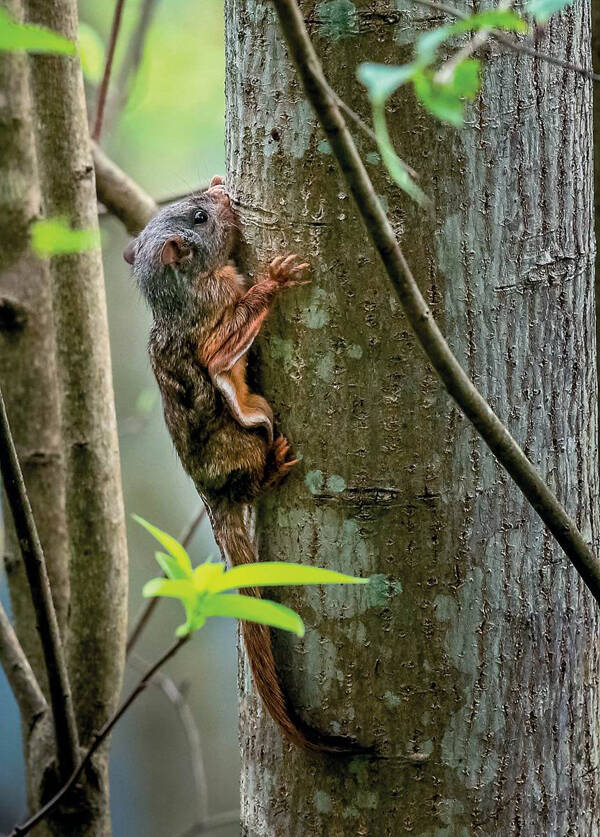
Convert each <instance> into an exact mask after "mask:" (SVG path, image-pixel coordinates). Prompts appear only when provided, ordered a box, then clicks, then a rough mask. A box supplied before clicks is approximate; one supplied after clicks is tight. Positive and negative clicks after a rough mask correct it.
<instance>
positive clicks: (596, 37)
mask: <svg viewBox="0 0 600 837" xmlns="http://www.w3.org/2000/svg"><path fill="white" fill-rule="evenodd" d="M591 12H592V67H593V69H594V71H595V72H596V73H600V6H599V5H598V3H595V4H592V10H591ZM593 101H594V118H593V134H594V233H595V239H596V242H598V241H599V240H600V84H599V83H597V84H595V85H594V88H593ZM595 285H596V310H598V305H599V303H600V252H599V251H598V245H597V244H596V282H595ZM598 346H600V319H599V318H598V317H596V351H598ZM598 376H599V380H600V364H598Z"/></svg>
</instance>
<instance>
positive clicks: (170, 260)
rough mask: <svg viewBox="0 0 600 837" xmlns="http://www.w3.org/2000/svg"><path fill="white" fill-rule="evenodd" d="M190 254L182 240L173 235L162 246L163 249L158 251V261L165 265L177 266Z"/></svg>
mask: <svg viewBox="0 0 600 837" xmlns="http://www.w3.org/2000/svg"><path fill="white" fill-rule="evenodd" d="M190 253H191V250H190V248H189V247H188V246H187V245H186V244H185V242H184V241H183V239H182V238H181V237H180V236H178V235H173V236H171V238H168V239H167V240H166V241H165V243H164V244H163V248H162V250H161V251H160V260H161V262H162V264H165V265H167V264H179V263H180V262H181V261H182V259H185V257H186V256H189V255H190Z"/></svg>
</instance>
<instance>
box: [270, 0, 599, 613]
mask: <svg viewBox="0 0 600 837" xmlns="http://www.w3.org/2000/svg"><path fill="white" fill-rule="evenodd" d="M273 2H274V5H275V8H276V10H277V14H278V16H279V21H280V24H281V29H282V31H283V34H284V36H285V39H286V41H287V44H288V48H289V51H290V54H291V56H292V58H293V61H294V63H295V65H296V69H297V72H298V75H299V76H300V79H301V81H302V84H303V86H304V90H305V93H306V96H307V98H308V100H309V101H310V103H311V105H312V107H313V109H314V111H315V113H316V114H317V117H318V118H319V121H320V122H321V125H322V127H323V130H324V131H325V134H326V136H327V138H328V140H329V142H330V144H331V148H332V151H333V154H334V155H335V157H336V159H337V161H338V164H339V167H340V169H341V172H342V175H343V177H344V179H345V181H346V183H347V185H348V188H349V189H350V191H351V192H352V195H353V197H354V199H355V202H356V207H357V210H358V212H359V214H360V215H361V217H362V219H363V223H364V225H365V227H366V229H367V232H368V233H369V236H370V237H371V240H372V241H373V244H374V245H375V248H376V249H377V251H378V253H379V256H380V258H381V261H382V263H383V266H384V268H385V270H386V273H387V275H388V277H389V279H390V281H391V283H392V285H393V287H394V290H395V291H396V294H397V296H398V299H399V301H400V303H401V305H402V307H403V309H404V313H405V314H406V317H407V319H408V321H409V323H410V324H411V326H412V329H413V331H414V332H415V335H416V337H417V339H418V341H419V343H420V344H421V347H422V348H423V350H424V352H425V354H426V355H427V357H428V359H429V362H430V363H431V365H432V367H433V368H434V369H435V370H436V372H437V374H438V375H439V377H440V379H441V380H442V383H443V384H444V386H445V387H446V389H447V390H448V392H449V394H450V395H451V396H452V397H453V398H454V400H455V401H456V403H457V404H458V406H459V407H460V409H461V410H462V411H463V413H464V414H465V416H466V417H467V418H468V419H469V421H470V422H471V423H472V424H473V426H474V427H475V429H476V430H477V431H478V432H479V433H480V435H481V436H482V438H483V439H484V441H485V442H486V443H487V445H488V446H489V448H490V450H491V451H492V452H493V453H494V454H495V456H496V458H497V459H498V461H499V462H500V463H501V465H503V467H504V468H505V469H506V471H507V472H508V473H509V475H510V476H511V477H512V478H513V480H514V481H515V482H516V484H517V485H518V486H519V488H520V489H521V491H522V492H523V494H524V495H525V497H526V498H527V500H528V501H529V502H530V504H531V505H532V507H533V508H534V509H535V510H536V512H537V513H538V514H539V516H540V517H541V519H542V520H543V521H544V523H545V524H546V526H547V527H548V529H549V530H550V532H552V534H553V535H554V537H555V538H556V540H557V541H558V543H559V544H560V545H561V547H562V548H563V550H564V552H565V554H566V555H567V557H568V558H569V559H570V560H571V562H572V563H573V565H574V566H575V568H576V569H577V571H578V572H579V574H580V575H581V577H582V579H583V581H584V582H585V584H586V585H587V586H588V588H589V589H590V591H591V592H592V594H593V596H594V598H595V599H596V601H597V602H598V603H600V561H599V560H598V558H597V557H596V555H594V553H593V552H592V550H591V548H590V547H589V545H588V544H587V543H586V541H585V539H584V537H583V535H582V534H581V532H580V531H579V530H578V528H577V526H576V525H575V523H574V521H573V520H571V518H570V517H569V516H568V514H567V512H566V511H565V509H564V507H563V506H562V505H561V503H560V502H559V501H558V499H557V498H556V496H555V495H554V493H553V492H552V491H551V490H550V489H549V488H548V486H547V485H546V484H545V483H544V481H543V480H542V478H541V476H540V475H539V474H538V472H537V471H536V469H535V468H534V466H533V465H532V464H531V462H530V461H529V460H528V459H527V457H526V456H525V454H524V453H523V451H522V450H521V448H520V447H519V445H518V444H517V442H516V441H515V440H514V439H513V437H512V436H511V435H510V433H509V432H508V430H507V428H506V427H505V426H504V425H503V424H502V422H501V421H500V419H499V418H498V417H497V416H496V415H495V413H494V412H493V411H492V409H491V407H490V406H489V404H488V403H487V401H486V400H485V399H484V398H483V396H482V395H481V394H480V393H479V391H478V390H477V389H476V387H475V386H474V384H473V383H472V381H471V380H470V379H469V377H468V376H467V374H466V373H465V372H464V370H463V369H462V367H461V365H460V364H459V362H458V360H457V359H456V357H455V356H454V355H453V354H452V352H451V350H450V347H449V346H448V343H447V342H446V340H445V339H444V337H443V335H442V333H441V331H440V330H439V328H438V326H437V324H436V322H435V320H434V319H433V316H432V314H431V311H430V310H429V308H428V307H427V304H426V302H425V300H424V299H423V296H422V294H421V291H420V290H419V286H418V285H417V282H416V280H415V278H414V276H413V274H412V272H411V269H410V267H409V265H408V263H407V261H406V258H405V257H404V254H403V252H402V251H401V249H400V246H399V244H398V241H397V240H396V236H395V234H394V231H393V229H392V227H391V224H390V222H389V220H388V218H387V215H386V214H385V211H384V210H383V208H382V206H381V203H380V202H379V200H378V198H377V195H376V194H375V190H374V189H373V184H372V183H371V180H370V178H369V175H368V174H367V171H366V169H365V167H364V165H363V162H362V160H361V158H360V155H359V153H358V151H357V150H356V146H355V145H354V141H353V139H352V135H351V134H350V132H349V130H348V128H347V126H346V123H345V121H344V117H343V116H342V114H341V113H340V110H339V108H338V106H337V102H336V100H335V99H334V98H332V97H331V95H330V94H329V91H328V85H327V83H326V81H325V79H324V76H323V70H322V67H321V64H320V61H319V59H318V57H317V54H316V53H315V50H314V48H313V45H312V43H311V40H310V37H309V35H308V32H307V30H306V26H305V24H304V19H303V18H302V14H301V13H300V10H299V8H298V5H297V3H296V2H295V0H273Z"/></svg>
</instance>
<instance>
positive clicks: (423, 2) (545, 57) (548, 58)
mask: <svg viewBox="0 0 600 837" xmlns="http://www.w3.org/2000/svg"><path fill="white" fill-rule="evenodd" d="M413 3H416V4H417V5H418V6H426V7H427V8H428V9H433V10H434V11H436V12H442V13H443V14H446V15H450V17H455V18H458V19H459V20H466V19H467V18H468V17H469V15H468V14H466V13H465V12H462V11H460V9H455V8H454V6H449V5H448V4H447V3H438V2H437V0H413ZM489 36H490V38H493V39H494V40H495V41H498V43H499V44H502V45H503V46H505V47H506V48H507V49H510V50H511V51H512V52H515V53H517V54H520V55H529V56H530V57H531V58H537V60H538V61H545V62H546V64H553V65H554V66H555V67H562V68H563V70H570V71H571V72H572V73H577V75H580V76H583V77H584V78H588V79H590V80H591V81H600V74H598V73H594V72H593V70H587V69H586V68H585V67H580V66H579V65H578V64H573V63H572V62H571V61H565V60H564V58H556V57H555V56H554V55H549V54H548V53H547V52H539V51H538V50H537V49H535V48H534V47H530V46H528V45H527V44H524V43H523V42H522V41H516V40H515V39H514V38H511V37H510V35H505V34H504V33H503V32H498V30H497V29H492V30H491V31H490V32H489Z"/></svg>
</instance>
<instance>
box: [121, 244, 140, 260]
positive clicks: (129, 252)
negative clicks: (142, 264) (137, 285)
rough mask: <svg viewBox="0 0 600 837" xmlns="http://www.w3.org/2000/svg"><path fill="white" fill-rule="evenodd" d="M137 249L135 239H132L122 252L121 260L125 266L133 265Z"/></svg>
mask: <svg viewBox="0 0 600 837" xmlns="http://www.w3.org/2000/svg"><path fill="white" fill-rule="evenodd" d="M136 249H137V238H133V239H132V240H131V241H130V242H129V244H128V245H127V247H126V248H125V249H124V250H123V258H124V259H125V261H126V262H127V264H133V263H134V261H135V251H136Z"/></svg>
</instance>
